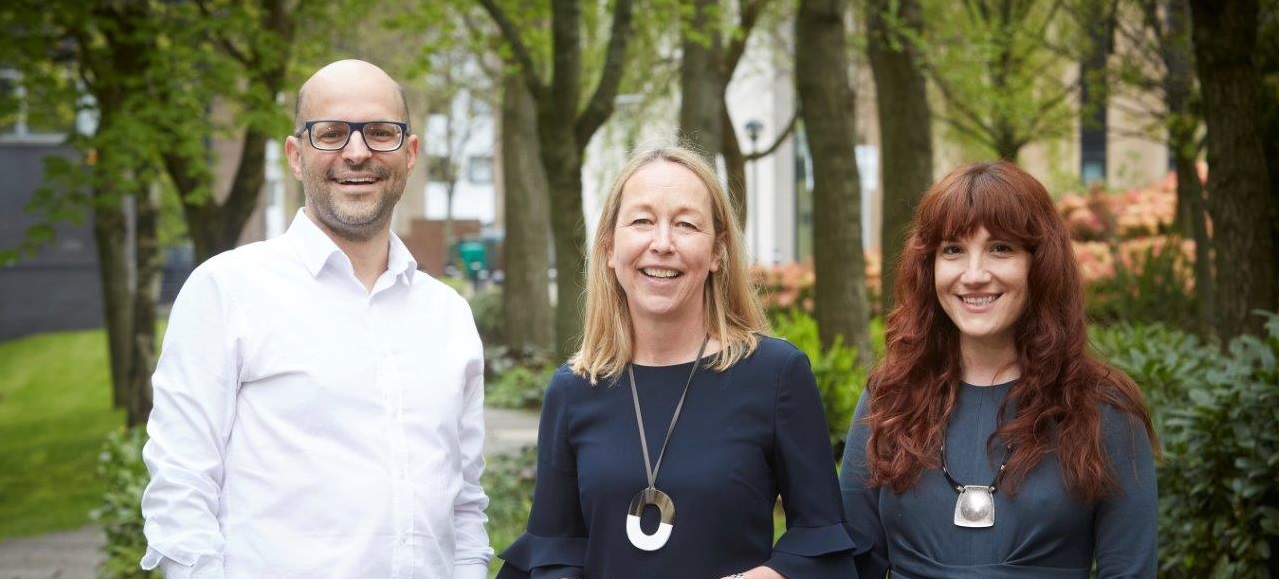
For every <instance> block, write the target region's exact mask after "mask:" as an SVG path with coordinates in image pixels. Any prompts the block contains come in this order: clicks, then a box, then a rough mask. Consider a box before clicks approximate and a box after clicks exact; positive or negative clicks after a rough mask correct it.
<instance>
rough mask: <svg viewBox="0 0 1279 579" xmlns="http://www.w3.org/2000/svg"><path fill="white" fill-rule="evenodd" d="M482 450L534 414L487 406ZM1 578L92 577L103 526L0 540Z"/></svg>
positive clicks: (514, 437)
mask: <svg viewBox="0 0 1279 579" xmlns="http://www.w3.org/2000/svg"><path fill="white" fill-rule="evenodd" d="M484 418H485V426H486V431H487V440H486V441H485V442H486V443H485V454H486V455H493V454H502V453H510V452H515V451H517V450H519V449H520V448H521V447H524V446H526V445H530V444H534V443H536V442H537V414H536V413H535V412H527V411H520V410H504V409H501V408H488V409H485V411H484ZM0 541H3V542H0V579H95V578H96V577H97V572H96V569H97V566H98V565H99V564H100V563H102V560H103V559H104V557H103V555H102V544H103V537H102V529H101V528H99V527H98V526H97V525H85V526H84V528H82V529H80V530H78V531H65V532H61V533H50V534H47V535H39V536H35V537H19V538H14V539H4V540H0Z"/></svg>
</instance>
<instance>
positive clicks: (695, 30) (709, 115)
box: [679, 0, 726, 167]
mask: <svg viewBox="0 0 1279 579" xmlns="http://www.w3.org/2000/svg"><path fill="white" fill-rule="evenodd" d="M692 9H693V14H692V15H691V17H689V18H685V19H684V21H683V22H682V23H681V24H682V27H681V43H680V44H681V46H682V47H683V51H684V61H683V64H682V65H681V66H680V77H679V78H680V83H679V84H680V106H679V132H680V135H679V136H680V140H681V141H682V142H683V143H684V144H686V145H689V146H691V147H692V148H693V149H695V150H697V151H698V152H699V153H701V154H702V155H703V156H704V157H705V158H706V160H708V161H709V162H710V163H711V166H712V167H713V166H715V159H716V157H718V156H719V150H720V146H721V145H722V144H723V143H722V139H723V137H722V133H723V130H722V128H721V126H722V123H723V115H722V114H721V113H722V112H723V109H725V108H726V107H725V106H724V82H725V81H724V78H723V75H724V64H723V53H724V49H723V46H722V43H721V42H720V35H719V30H718V28H719V24H718V22H717V21H716V17H717V14H718V12H719V0H692Z"/></svg>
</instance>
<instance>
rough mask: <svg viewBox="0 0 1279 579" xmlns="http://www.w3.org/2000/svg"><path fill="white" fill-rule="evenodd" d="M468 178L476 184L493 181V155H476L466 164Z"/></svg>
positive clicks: (485, 183)
mask: <svg viewBox="0 0 1279 579" xmlns="http://www.w3.org/2000/svg"><path fill="white" fill-rule="evenodd" d="M466 179H467V180H468V181H470V182H472V183H474V184H476V185H487V184H489V183H492V182H493V157H489V156H486V155H475V156H472V157H471V160H470V162H469V163H467V166H466Z"/></svg>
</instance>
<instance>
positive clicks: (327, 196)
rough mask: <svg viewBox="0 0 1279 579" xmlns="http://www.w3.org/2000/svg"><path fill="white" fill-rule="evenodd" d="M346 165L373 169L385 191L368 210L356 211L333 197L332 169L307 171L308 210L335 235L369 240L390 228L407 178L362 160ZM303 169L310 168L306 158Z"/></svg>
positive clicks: (304, 189)
mask: <svg viewBox="0 0 1279 579" xmlns="http://www.w3.org/2000/svg"><path fill="white" fill-rule="evenodd" d="M347 169H348V170H350V171H361V172H371V173H374V174H376V175H377V177H378V179H379V183H382V184H384V185H385V188H384V189H383V191H384V192H383V193H382V194H380V195H378V197H377V200H376V201H375V202H374V204H373V206H372V207H371V208H370V209H369V211H367V212H361V213H358V214H353V213H351V212H350V211H348V210H346V209H344V208H343V207H342V206H341V205H339V204H338V203H336V202H335V201H334V193H333V190H332V189H333V187H334V185H333V184H332V181H331V180H330V179H331V178H332V177H333V175H332V173H333V171H332V170H329V171H325V173H324V174H323V175H319V176H313V175H310V174H309V173H307V175H308V178H307V179H306V181H304V182H303V193H304V194H305V195H306V205H307V208H308V211H310V212H312V213H313V215H312V216H313V217H314V218H315V219H316V220H317V221H319V222H320V223H321V224H322V225H323V226H324V228H325V229H328V230H329V231H330V232H331V233H333V234H334V235H336V236H338V237H340V238H342V239H345V240H347V241H368V240H370V239H372V238H373V237H374V236H376V235H377V234H378V233H381V232H382V231H385V230H387V229H389V224H390V221H391V216H392V214H393V213H394V212H395V204H396V203H398V202H399V201H400V197H402V196H403V195H404V186H405V180H404V179H398V180H394V181H393V180H392V177H393V171H391V170H390V169H388V168H387V167H385V166H382V165H377V164H371V163H368V164H361V165H356V166H352V167H348V168H347ZM302 170H303V172H304V173H305V172H306V171H307V165H306V163H305V162H304V163H303V164H302ZM317 177H318V178H317Z"/></svg>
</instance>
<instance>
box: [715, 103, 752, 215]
mask: <svg viewBox="0 0 1279 579" xmlns="http://www.w3.org/2000/svg"><path fill="white" fill-rule="evenodd" d="M720 114H721V117H720V118H721V125H720V127H721V128H722V129H723V132H722V133H721V135H720V138H721V140H722V143H721V149H720V152H721V153H722V154H723V155H724V173H725V174H726V177H727V179H728V183H727V184H728V197H729V198H730V199H732V200H733V211H734V212H735V214H736V215H737V226H738V227H740V228H741V230H742V231H746V209H747V207H746V190H747V183H746V155H745V154H744V153H742V145H741V143H739V142H738V141H737V130H736V129H735V128H734V127H733V119H732V117H730V116H729V114H728V106H724V107H722V108H721V109H720Z"/></svg>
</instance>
